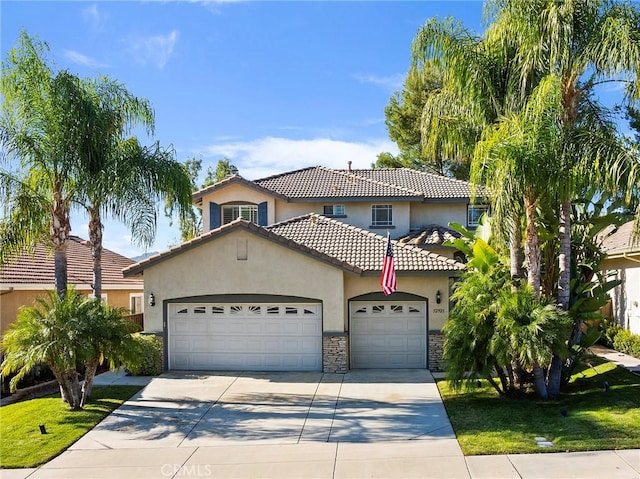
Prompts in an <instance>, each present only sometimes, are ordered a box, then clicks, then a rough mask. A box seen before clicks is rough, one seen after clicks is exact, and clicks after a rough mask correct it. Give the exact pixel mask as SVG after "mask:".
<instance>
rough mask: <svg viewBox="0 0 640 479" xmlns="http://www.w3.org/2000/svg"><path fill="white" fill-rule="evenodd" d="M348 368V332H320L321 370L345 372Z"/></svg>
mask: <svg viewBox="0 0 640 479" xmlns="http://www.w3.org/2000/svg"><path fill="white" fill-rule="evenodd" d="M348 369H349V333H346V332H345V333H342V332H336V333H331V332H328V333H323V334H322V370H323V371H324V372H325V373H342V374H344V373H346V372H347V371H348Z"/></svg>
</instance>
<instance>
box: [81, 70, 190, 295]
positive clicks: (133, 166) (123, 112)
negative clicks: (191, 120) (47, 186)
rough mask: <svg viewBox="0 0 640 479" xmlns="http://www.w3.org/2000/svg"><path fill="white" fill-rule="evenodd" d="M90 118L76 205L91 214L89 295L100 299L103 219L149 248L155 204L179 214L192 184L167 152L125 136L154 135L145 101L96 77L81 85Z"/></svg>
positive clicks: (150, 110)
mask: <svg viewBox="0 0 640 479" xmlns="http://www.w3.org/2000/svg"><path fill="white" fill-rule="evenodd" d="M84 88H85V94H86V95H87V98H88V105H89V106H88V110H89V114H88V115H86V118H87V119H88V121H87V125H88V127H87V130H88V131H87V135H86V137H85V144H84V145H83V148H82V150H81V156H80V165H79V169H78V173H77V174H78V177H79V178H81V181H80V182H79V183H80V186H79V194H78V198H77V201H78V202H79V203H80V204H81V205H82V207H84V208H85V209H86V211H87V214H88V215H89V241H90V244H91V251H92V257H93V276H94V277H93V290H94V295H95V297H96V298H100V296H101V294H102V267H101V261H102V249H103V248H102V232H103V228H104V225H103V222H102V218H103V216H104V215H107V216H109V217H111V218H114V219H116V220H119V221H121V222H122V223H124V224H125V225H127V226H128V227H129V228H130V229H131V233H132V237H133V239H134V240H135V241H136V242H138V243H139V244H143V245H145V246H149V245H151V244H152V243H153V240H154V237H155V232H156V210H157V206H156V205H157V203H158V202H159V201H164V203H165V208H166V209H167V210H169V211H173V209H174V208H177V209H178V210H179V211H180V213H183V212H185V211H186V210H187V209H188V208H190V207H191V182H190V179H189V175H188V173H187V171H186V169H185V167H184V165H183V164H181V163H179V162H177V161H175V159H174V152H173V150H171V149H165V148H162V147H160V145H159V144H158V143H155V144H153V145H151V146H143V145H141V144H140V142H139V141H138V139H137V138H136V137H135V136H128V135H129V134H130V133H131V131H132V129H133V128H134V127H136V126H143V127H145V128H146V129H147V132H148V133H153V128H154V115H153V110H152V108H151V105H150V103H149V102H148V100H146V99H141V98H137V97H135V96H134V95H132V94H131V93H129V92H128V91H127V89H126V88H125V87H124V86H123V85H122V84H120V83H118V82H116V81H114V80H111V79H109V78H106V77H105V78H99V79H97V80H92V81H91V80H90V81H86V82H85V83H84Z"/></svg>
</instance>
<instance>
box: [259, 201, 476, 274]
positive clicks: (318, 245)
mask: <svg viewBox="0 0 640 479" xmlns="http://www.w3.org/2000/svg"><path fill="white" fill-rule="evenodd" d="M266 229H268V230H270V231H273V232H275V233H277V234H279V235H282V236H285V237H287V238H290V239H292V240H294V241H295V242H297V243H300V244H303V245H305V246H307V247H309V248H312V249H314V250H317V251H321V252H322V253H324V254H327V255H329V256H331V257H334V258H336V259H338V260H340V261H342V262H345V263H347V264H350V265H353V266H356V267H358V268H359V269H361V270H362V271H381V270H382V263H383V261H384V251H385V247H386V241H387V239H386V237H384V236H381V235H378V234H375V233H372V232H370V231H367V230H364V229H361V228H356V227H355V226H351V225H347V224H345V223H341V222H339V221H336V220H333V219H329V218H326V217H324V216H321V215H317V214H314V213H312V214H308V215H305V216H300V217H298V218H294V219H291V220H288V221H284V222H282V223H277V224H275V225H271V226H267V227H266ZM392 244H393V250H394V264H395V267H396V270H397V271H458V270H461V269H463V268H464V265H462V264H461V263H458V262H456V261H454V260H452V259H449V258H445V257H444V256H440V255H437V254H434V253H431V252H429V251H427V250H425V249H422V248H417V247H414V246H411V245H407V244H403V243H399V242H397V241H392Z"/></svg>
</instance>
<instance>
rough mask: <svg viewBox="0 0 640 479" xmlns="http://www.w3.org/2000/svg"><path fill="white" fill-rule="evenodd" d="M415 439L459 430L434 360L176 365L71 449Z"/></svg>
mask: <svg viewBox="0 0 640 479" xmlns="http://www.w3.org/2000/svg"><path fill="white" fill-rule="evenodd" d="M416 439H452V440H455V435H454V433H453V430H452V428H451V424H450V422H449V419H448V417H447V414H446V412H445V409H444V406H443V404H442V400H441V399H440V395H439V393H438V390H437V387H436V385H435V383H434V381H433V378H432V376H431V374H430V373H429V372H428V371H426V370H375V371H352V372H349V373H348V374H346V375H340V374H322V373H215V374H205V373H180V374H176V373H170V374H164V375H162V376H161V377H158V378H155V379H153V380H152V381H151V383H150V384H149V385H148V386H147V387H146V388H145V389H143V390H142V391H140V392H139V393H138V394H137V395H136V396H134V397H133V398H132V399H131V400H129V401H127V402H126V403H125V404H124V405H123V406H122V407H120V408H119V409H118V410H116V411H115V412H114V413H112V414H111V415H110V416H109V417H107V418H106V419H105V420H104V421H103V422H102V423H100V424H99V425H98V426H97V427H96V428H95V429H93V430H92V431H90V432H89V433H88V434H87V435H85V436H84V437H83V438H82V439H81V440H80V441H78V442H77V443H76V444H74V445H73V446H72V447H71V449H102V448H117V449H122V448H158V447H196V446H219V445H234V444H243V445H246V444H247V443H248V441H251V444H254V445H255V444H265V443H267V444H298V443H302V442H309V441H313V442H354V443H372V442H383V441H401V440H416Z"/></svg>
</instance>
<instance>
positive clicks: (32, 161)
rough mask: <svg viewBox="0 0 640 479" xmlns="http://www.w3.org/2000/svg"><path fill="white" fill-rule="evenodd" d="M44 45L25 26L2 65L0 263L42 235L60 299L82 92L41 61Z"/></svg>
mask: <svg viewBox="0 0 640 479" xmlns="http://www.w3.org/2000/svg"><path fill="white" fill-rule="evenodd" d="M45 50H46V44H43V43H41V42H38V41H34V40H32V39H31V38H29V36H28V35H27V34H26V33H25V32H23V33H22V34H21V36H20V39H19V41H18V46H17V47H16V48H14V49H12V50H11V51H10V52H9V55H8V57H7V59H6V60H5V61H4V63H3V67H2V78H1V79H0V93H1V94H2V97H3V115H2V119H1V120H0V121H1V125H0V145H1V147H2V149H3V152H4V154H6V155H8V158H4V159H5V160H9V165H10V168H9V169H6V170H2V171H0V195H1V196H2V199H3V203H4V211H3V212H2V213H3V214H2V220H1V221H0V263H2V262H4V261H6V260H7V259H9V258H10V257H12V256H13V255H14V254H16V253H18V252H20V251H23V250H24V249H28V248H33V247H34V246H35V245H36V244H37V243H39V242H41V241H45V242H46V243H47V244H49V245H50V246H51V248H52V249H53V251H54V255H55V283H56V290H57V291H58V294H59V295H60V296H61V297H62V296H64V295H65V293H66V289H67V260H66V241H67V238H68V237H69V232H70V230H71V224H70V219H69V217H70V209H71V205H72V201H73V199H74V196H75V194H76V191H77V183H76V177H75V175H74V171H75V170H74V168H75V165H76V164H77V159H78V158H77V147H78V145H79V144H80V141H81V139H82V138H83V137H84V133H85V132H84V131H83V126H84V125H83V123H82V122H79V121H77V120H78V118H77V116H76V113H77V112H78V111H81V110H82V109H83V107H84V105H83V104H82V103H83V101H84V98H83V96H82V94H81V86H80V82H79V80H78V79H77V78H76V77H75V76H73V75H71V74H69V73H68V72H66V71H61V72H59V73H57V74H56V75H55V76H54V75H53V73H52V71H51V67H50V66H49V65H48V64H47V63H46V62H45V61H44V60H43V59H42V55H43V53H44V52H45Z"/></svg>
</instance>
